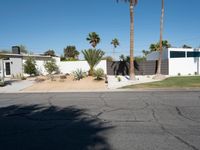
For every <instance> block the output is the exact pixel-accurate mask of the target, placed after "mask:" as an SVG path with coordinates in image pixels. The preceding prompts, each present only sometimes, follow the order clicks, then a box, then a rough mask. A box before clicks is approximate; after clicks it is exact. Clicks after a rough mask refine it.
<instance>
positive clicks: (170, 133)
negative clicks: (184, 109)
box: [152, 108, 199, 150]
mask: <svg viewBox="0 0 200 150" xmlns="http://www.w3.org/2000/svg"><path fill="white" fill-rule="evenodd" d="M179 113H181V111H180V112H179ZM152 116H153V118H154V120H155V121H156V123H157V124H158V125H159V126H160V128H161V129H162V131H163V132H164V133H166V134H168V135H171V136H172V137H174V138H175V139H177V140H178V141H179V142H181V143H183V144H185V145H186V146H188V147H189V148H191V149H193V150H199V149H198V148H197V147H195V146H194V145H192V144H190V143H189V142H187V141H185V140H184V139H182V138H181V137H180V136H177V135H175V134H174V133H172V132H170V131H169V130H167V129H166V128H165V127H164V125H163V124H161V123H160V122H159V119H158V118H157V116H156V111H155V110H154V109H153V108H152Z"/></svg>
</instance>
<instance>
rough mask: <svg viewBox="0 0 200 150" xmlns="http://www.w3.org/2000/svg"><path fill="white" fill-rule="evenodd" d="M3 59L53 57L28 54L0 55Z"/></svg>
mask: <svg viewBox="0 0 200 150" xmlns="http://www.w3.org/2000/svg"><path fill="white" fill-rule="evenodd" d="M0 56H2V57H18V58H19V57H22V58H23V57H36V58H51V56H42V55H28V54H9V53H0Z"/></svg>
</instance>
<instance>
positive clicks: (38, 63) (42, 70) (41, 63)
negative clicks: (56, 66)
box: [23, 59, 47, 76]
mask: <svg viewBox="0 0 200 150" xmlns="http://www.w3.org/2000/svg"><path fill="white" fill-rule="evenodd" d="M25 61H26V60H25V59H23V64H25ZM35 62H36V68H37V70H38V72H39V74H42V75H47V72H46V70H45V68H44V63H45V60H35ZM25 75H26V76H28V74H25Z"/></svg>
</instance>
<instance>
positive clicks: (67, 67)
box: [0, 46, 107, 78]
mask: <svg viewBox="0 0 200 150" xmlns="http://www.w3.org/2000/svg"><path fill="white" fill-rule="evenodd" d="M28 57H33V58H34V59H35V61H36V68H37V70H38V72H39V74H43V75H46V74H47V72H46V71H45V68H44V63H45V62H46V61H48V60H50V59H52V58H53V59H55V60H56V63H57V65H58V67H59V70H60V72H61V73H63V74H66V73H69V74H70V73H72V72H73V71H75V70H77V69H82V70H83V71H88V70H89V65H88V63H87V61H67V62H66V61H64V62H62V61H60V57H51V56H43V55H27V54H22V53H20V50H19V47H16V46H15V47H12V53H10V54H7V53H0V77H3V76H4V77H8V78H9V77H12V76H15V75H17V74H23V75H25V74H24V68H23V64H24V63H25V61H26V60H27V58H28ZM97 68H102V69H103V70H104V72H105V73H107V63H106V60H102V61H101V62H100V63H99V64H98V65H97V66H96V69H97Z"/></svg>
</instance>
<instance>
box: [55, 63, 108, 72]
mask: <svg viewBox="0 0 200 150" xmlns="http://www.w3.org/2000/svg"><path fill="white" fill-rule="evenodd" d="M57 64H58V67H59V69H60V71H61V73H64V74H65V73H72V72H73V71H76V70H77V69H82V70H83V71H89V69H90V67H89V65H88V63H87V61H66V62H64V61H63V62H60V61H57ZM98 68H102V69H103V70H104V73H105V74H107V62H106V60H102V61H101V62H100V63H99V64H98V65H97V66H96V67H95V69H98Z"/></svg>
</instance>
